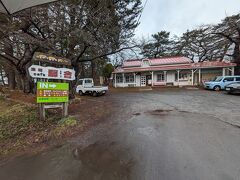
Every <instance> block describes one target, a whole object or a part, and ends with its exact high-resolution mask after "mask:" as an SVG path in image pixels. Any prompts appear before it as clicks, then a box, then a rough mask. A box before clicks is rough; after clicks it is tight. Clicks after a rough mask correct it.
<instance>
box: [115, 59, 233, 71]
mask: <svg viewBox="0 0 240 180" xmlns="http://www.w3.org/2000/svg"><path fill="white" fill-rule="evenodd" d="M171 61H174V60H171ZM129 62H130V61H129ZM234 66H237V64H236V63H228V62H224V61H221V62H220V61H212V62H207V61H205V62H200V63H189V61H188V62H187V63H185V64H176V63H172V65H170V64H168V65H165V64H162V65H158V66H149V67H141V66H140V67H119V68H117V69H115V71H114V73H122V72H141V71H162V70H178V69H179V70H181V69H206V68H218V67H234Z"/></svg>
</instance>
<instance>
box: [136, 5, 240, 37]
mask: <svg viewBox="0 0 240 180" xmlns="http://www.w3.org/2000/svg"><path fill="white" fill-rule="evenodd" d="M145 1H146V0H143V4H144V2H145ZM237 13H240V0H148V2H147V4H146V7H145V9H144V11H143V14H142V17H141V19H140V23H141V24H140V25H139V27H138V28H137V29H136V37H139V38H141V37H142V36H144V37H148V36H150V35H151V34H153V33H156V32H159V31H161V30H166V31H170V32H171V33H172V35H173V34H176V35H181V34H182V33H183V32H185V31H186V30H187V29H193V28H194V27H197V26H199V25H202V24H210V23H218V22H220V21H221V19H224V18H225V17H226V15H228V16H229V15H233V14H237Z"/></svg>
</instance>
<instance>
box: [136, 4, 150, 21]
mask: <svg viewBox="0 0 240 180" xmlns="http://www.w3.org/2000/svg"><path fill="white" fill-rule="evenodd" d="M147 3H148V0H146V1H145V3H144V5H143V9H142V12H141V14H140V16H139V17H138V20H137V24H138V23H139V21H140V19H141V17H142V14H143V11H144V9H145V7H146V5H147Z"/></svg>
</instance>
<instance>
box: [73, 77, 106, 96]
mask: <svg viewBox="0 0 240 180" xmlns="http://www.w3.org/2000/svg"><path fill="white" fill-rule="evenodd" d="M78 84H79V85H78V86H77V88H76V92H77V93H79V95H80V96H83V95H84V94H89V95H92V96H99V95H105V94H106V93H107V91H108V87H107V86H94V82H93V79H92V78H84V79H79V83H78Z"/></svg>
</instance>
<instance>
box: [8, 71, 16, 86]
mask: <svg viewBox="0 0 240 180" xmlns="http://www.w3.org/2000/svg"><path fill="white" fill-rule="evenodd" d="M7 72H8V86H9V89H10V90H15V88H16V80H15V71H14V70H13V69H11V68H8V70H7Z"/></svg>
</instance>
